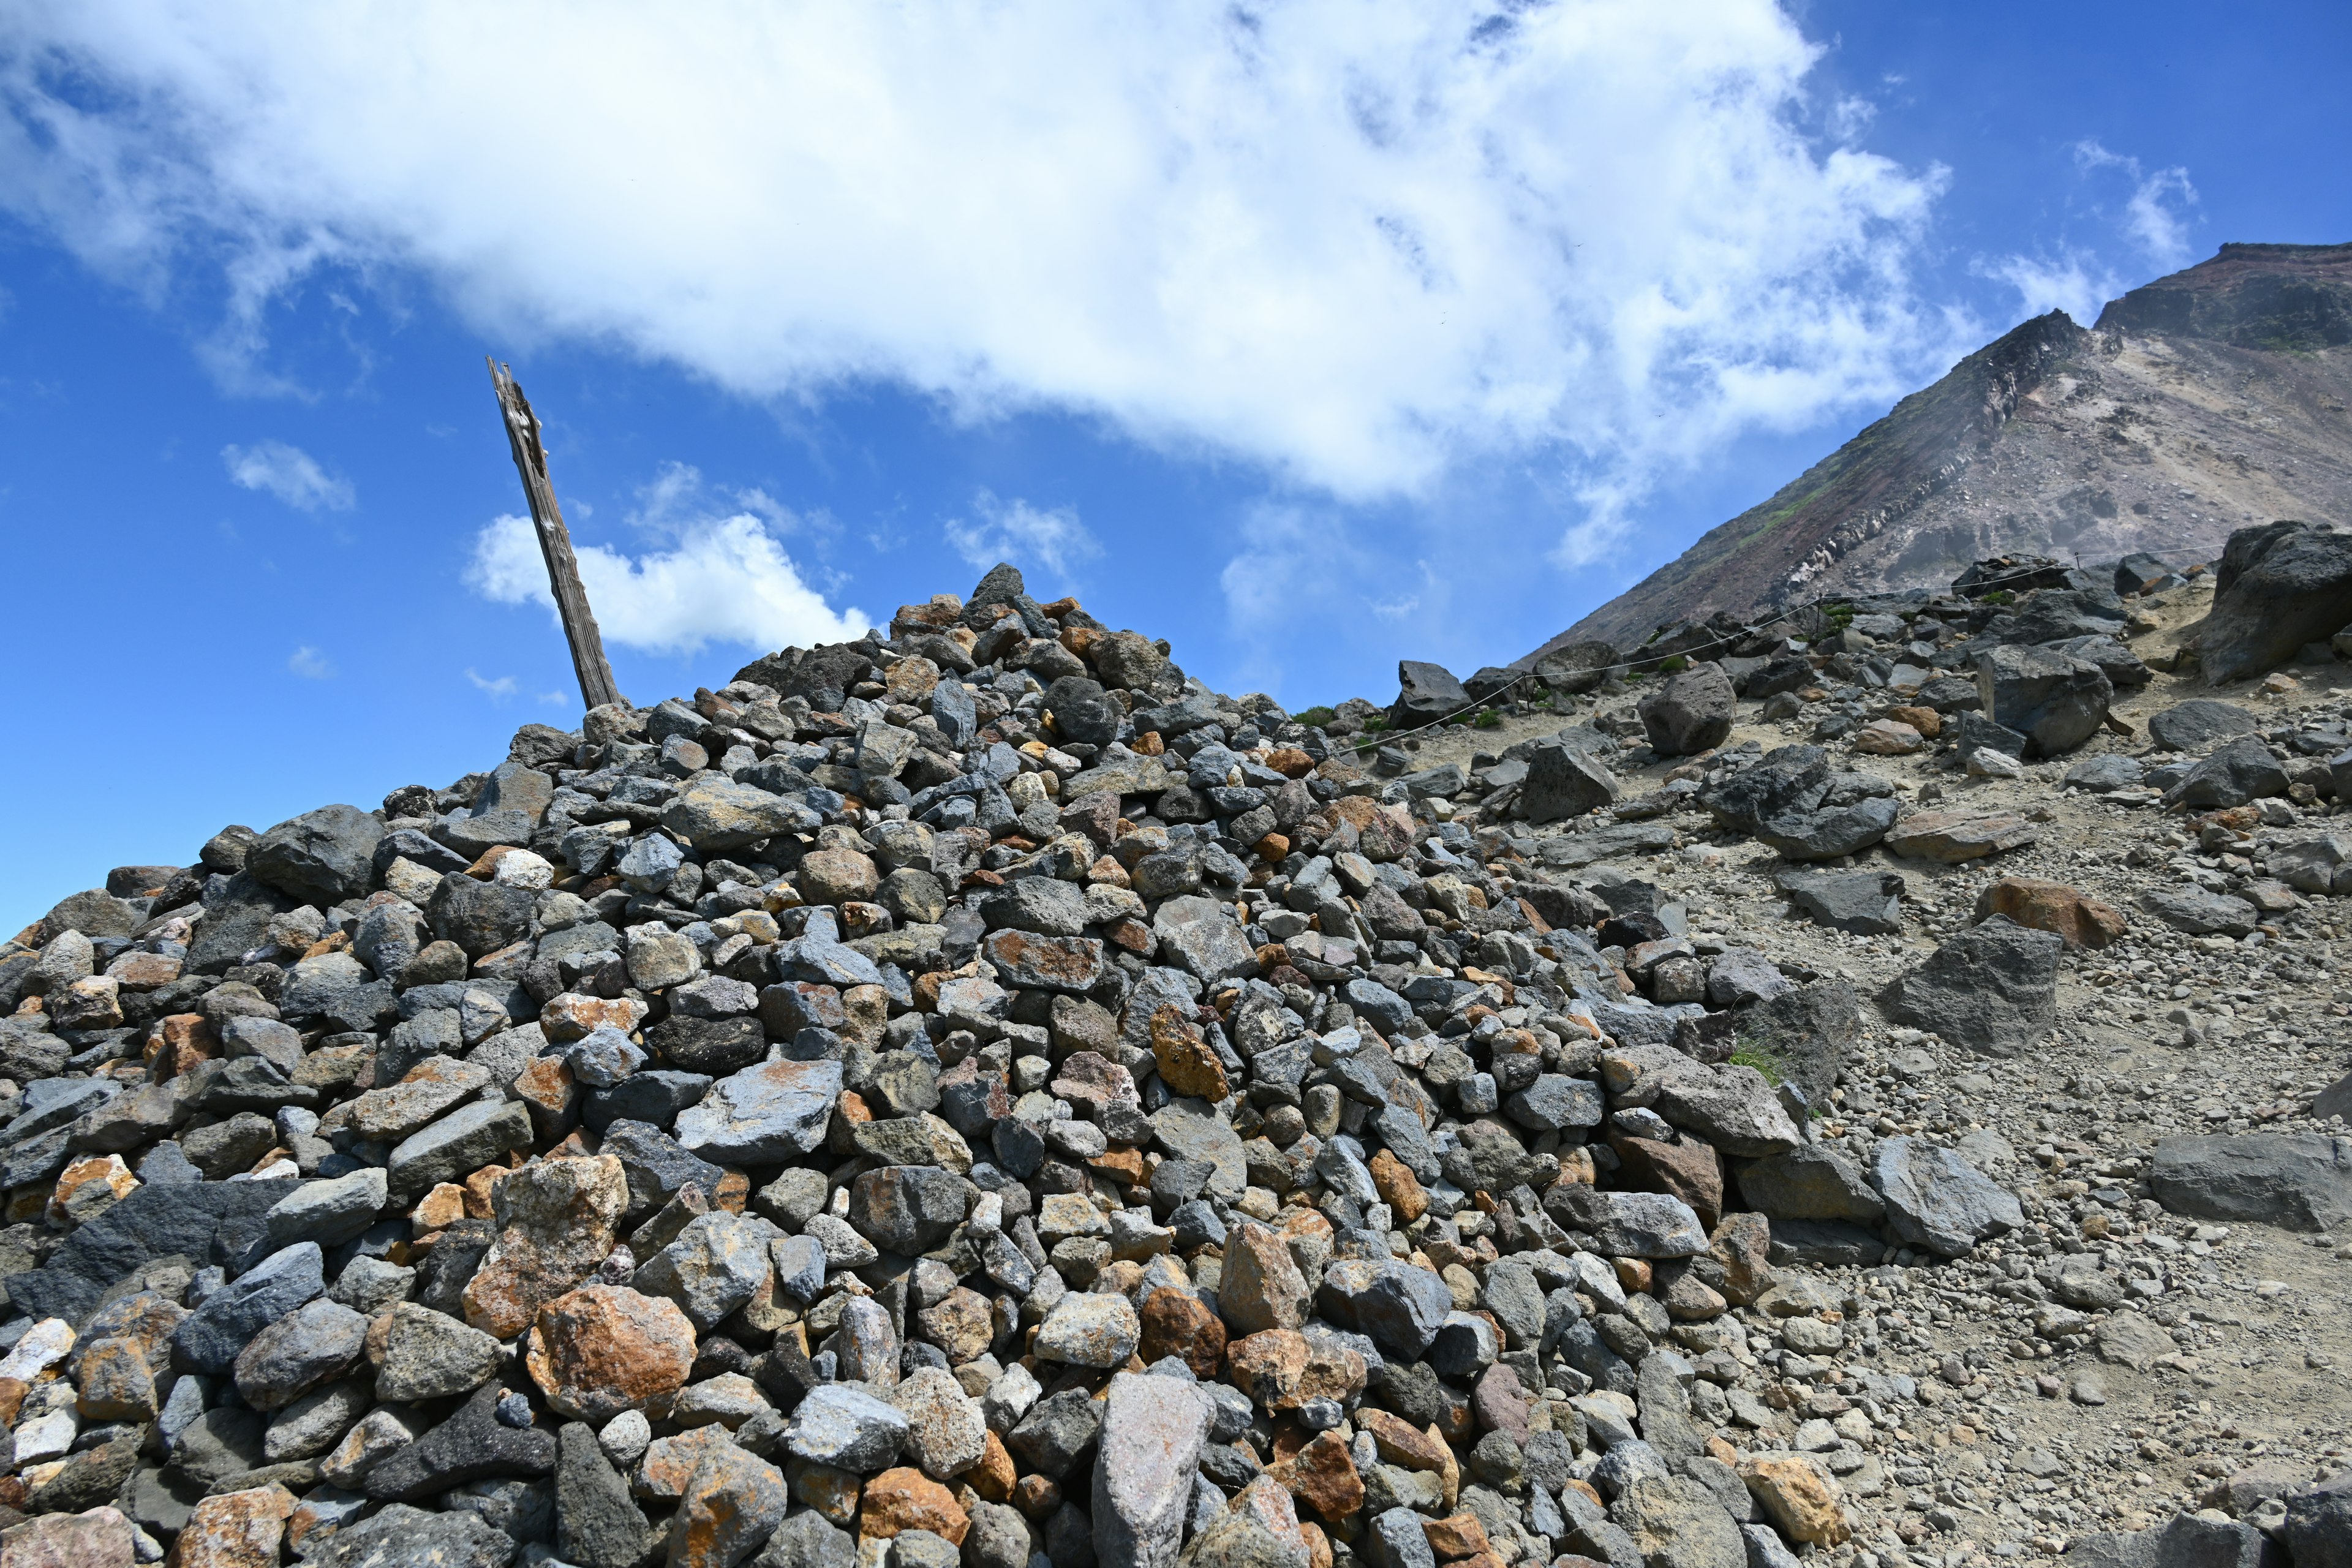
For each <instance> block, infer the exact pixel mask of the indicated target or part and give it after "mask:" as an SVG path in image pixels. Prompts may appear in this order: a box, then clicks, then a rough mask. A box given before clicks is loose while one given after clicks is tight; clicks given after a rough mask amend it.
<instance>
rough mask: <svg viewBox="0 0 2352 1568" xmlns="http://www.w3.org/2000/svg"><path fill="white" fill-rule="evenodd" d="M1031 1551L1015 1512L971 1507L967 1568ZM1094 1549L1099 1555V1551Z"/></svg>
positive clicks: (987, 1566)
mask: <svg viewBox="0 0 2352 1568" xmlns="http://www.w3.org/2000/svg"><path fill="white" fill-rule="evenodd" d="M1217 1501H1218V1502H1219V1503H1220V1504H1221V1505H1222V1504H1223V1501H1224V1498H1223V1496H1222V1495H1220V1496H1219V1497H1218V1499H1217ZM844 1539H846V1537H845V1538H844ZM1035 1549H1036V1548H1035V1545H1034V1542H1033V1541H1032V1539H1031V1537H1030V1532H1029V1521H1027V1520H1025V1519H1024V1518H1022V1517H1021V1511H1020V1510H1018V1509H1014V1508H1008V1507H1006V1506H1005V1505H1004V1504H1003V1503H998V1502H987V1501H980V1502H975V1503H973V1504H972V1505H971V1531H970V1532H969V1533H967V1534H966V1535H965V1536H964V1538H963V1550H964V1558H965V1561H966V1562H968V1563H970V1564H971V1568H1028V1563H1029V1554H1030V1553H1031V1552H1034V1550H1035ZM1096 1550H1097V1554H1099V1552H1100V1550H1101V1549H1100V1548H1099V1547H1097V1549H1096Z"/></svg>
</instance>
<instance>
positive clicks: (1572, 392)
mask: <svg viewBox="0 0 2352 1568" xmlns="http://www.w3.org/2000/svg"><path fill="white" fill-rule="evenodd" d="M546 9H547V7H545V6H541V5H531V4H519V5H509V6H505V7H500V8H498V9H497V10H495V11H491V10H488V9H487V8H483V7H478V6H470V5H436V4H423V5H397V6H395V5H361V6H353V7H342V8H335V9H333V10H332V11H330V9H329V8H325V7H301V6H290V5H275V6H273V5H245V4H236V3H233V0H222V3H219V4H215V5H208V6H205V7H203V8H201V15H199V14H198V13H199V8H196V7H189V6H184V5H171V4H167V3H165V0H78V3H75V4H48V3H46V0H26V3H24V4H20V5H16V6H12V7H9V8H8V10H7V13H6V15H5V16H0V452H5V461H4V462H0V540H5V544H6V548H7V558H8V561H9V563H10V565H11V567H12V568H13V569H12V571H11V573H10V574H9V575H10V584H11V588H12V590H13V591H12V592H11V593H10V594H9V595H8V602H7V605H6V612H5V616H0V645H5V653H6V656H7V660H8V667H9V668H10V670H11V671H12V673H13V676H14V680H15V686H16V690H17V692H18V694H19V697H18V701H17V703H16V713H17V715H18V717H17V719H16V722H15V723H14V724H13V725H12V726H11V728H10V731H9V735H10V740H9V742H8V752H9V756H8V763H9V765H8V766H7V767H6V768H5V770H0V825H5V826H0V919H5V921H8V922H9V929H14V924H15V923H16V922H21V921H26V920H29V919H31V918H33V917H35V916H37V914H38V913H39V912H40V911H41V910H43V909H45V908H46V907H47V904H48V903H50V902H51V901H52V900H55V899H56V898H58V897H59V896H61V895H63V894H64V893H67V892H68V891H71V890H73V889H78V888H81V887H87V886H89V885H91V884H92V883H94V882H96V881H97V880H98V879H100V877H101V876H102V875H103V873H104V871H105V869H106V868H107V867H109V866H110V865H114V864H119V863H130V862H149V861H157V862H171V863H177V862H183V861H185V860H187V859H189V858H192V856H193V855H194V850H195V848H196V847H197V845H198V844H200V843H201V842H202V840H203V839H204V837H205V836H207V835H208V834H209V833H211V832H213V831H214V830H215V829H217V828H218V827H220V826H223V825H224V824H226V823H229V822H244V823H247V824H250V825H252V826H257V827H266V826H268V825H270V824H271V823H273V822H276V821H278V820H280V819H281V818H283V817H285V816H289V815H292V814H293V813H296V812H298V811H300V810H304V809H307V808H309V807H310V806H313V805H320V804H322V803H324V802H327V801H331V800H350V801H353V802H357V803H360V804H362V805H373V803H374V802H375V801H376V800H378V799H379V798H380V797H381V796H382V795H383V794H384V792H385V791H387V790H389V789H391V788H393V787H394V786H395V785H398V784H405V783H411V782H425V783H431V784H444V783H446V782H447V781H448V780H449V779H451V778H453V777H455V776H456V775H457V774H458V773H463V772H465V771H467V770H468V769H471V768H476V767H481V766H486V765H488V764H489V763H494V762H495V761H496V760H497V759H498V758H499V756H500V755H501V754H502V751H503V742H504V739H505V737H506V735H507V734H508V733H509V732H510V731H511V730H512V729H513V728H514V727H515V726H516V725H518V724H520V723H522V722H524V721H530V720H545V721H551V722H557V723H569V722H571V721H573V720H575V719H576V717H577V711H578V703H577V695H576V689H575V688H574V687H573V685H572V679H571V674H570V670H569V668H568V665H567V664H566V662H565V658H564V652H563V644H562V638H561V637H560V636H559V635H558V633H557V632H556V630H555V628H554V626H553V625H552V622H551V617H550V616H549V615H548V614H547V612H546V611H545V610H544V609H543V608H541V606H540V605H538V604H536V603H534V602H532V600H531V595H532V594H533V593H534V592H535V589H534V587H533V582H532V578H531V576H530V569H531V568H533V567H534V566H535V562H534V561H533V559H532V557H531V556H530V553H529V552H528V551H527V550H520V551H519V550H518V548H517V546H518V544H519V543H520V542H521V541H520V537H519V536H518V535H517V533H516V532H515V525H514V524H513V523H512V522H511V521H501V520H502V519H511V518H512V516H513V514H515V513H516V512H518V511H519V510H520V494H519V487H518V485H517V482H516V479H515V475H514V472H513V468H512V467H511V464H510V463H509V459H508V457H507V453H506V448H505V443H504V440H503V437H502V436H501V434H500V432H499V427H498V425H497V421H496V417H495V413H494V408H493V405H492V402H491V397H490V391H489V384H488V377H487V374H486V373H485V371H484V369H483V364H482V356H483V354H484V353H499V354H500V355H501V356H502V357H504V358H507V359H509V360H510V361H511V362H512V363H513V364H514V366H515V369H516V373H517V374H518V375H519V377H520V379H521V381H522V383H523V384H524V386H525V388H526V390H527V391H528V392H529V393H530V395H531V397H532V399H533V401H534V402H535V403H536V404H537V405H538V406H539V407H540V409H541V413H542V415H543V416H544V417H545V418H546V420H547V422H548V426H549V438H550V447H551V454H552V464H553V470H554V477H555V480H556V484H557V487H558V489H559V491H560V492H561V493H562V496H563V498H564V500H565V502H566V506H567V509H568V510H569V512H570V514H571V518H572V527H573V531H574V536H575V539H576V540H577V541H578V542H579V543H580V545H581V546H582V547H583V554H584V558H585V562H586V566H587V570H588V575H589V579H590V588H591V592H592V595H593V596H594V598H595V600H596V604H597V608H598V610H599V613H600V616H602V618H603V619H604V625H605V627H606V630H607V636H608V640H609V641H610V642H611V644H612V647H613V652H614V666H615V669H616V672H617V675H618V677H619V679H620V682H621V685H622V688H623V689H624V690H625V691H626V692H627V693H628V694H629V695H630V696H632V697H633V698H635V699H636V700H640V701H652V700H657V699H658V698H660V697H662V696H665V695H668V694H672V693H677V692H683V691H689V690H691V689H692V688H693V687H695V686H696V685H698V684H707V685H718V684H720V683H722V682H723V681H724V680H725V679H727V678H728V677H729V676H730V675H731V674H732V672H733V671H734V670H735V669H736V668H738V667H740V665H741V664H743V663H745V662H747V661H748V660H749V659H750V658H752V657H754V656H755V655H756V654H758V653H760V652H761V651H765V650H766V649H767V648H769V647H775V646H780V645H781V644H782V643H783V642H786V641H802V642H805V641H808V640H811V639H812V638H816V637H831V636H837V635H840V633H841V631H842V629H843V628H848V629H849V630H852V631H854V630H856V628H859V627H862V626H866V625H868V624H882V623H885V622H887V619H888V617H889V615H890V612H891V610H892V609H893V608H894V607H895V606H896V605H898V604H900V603H902V602H905V601H907V600H909V599H919V598H921V597H924V596H927V595H929V594H932V593H935V592H940V591H954V592H963V591H966V590H968V589H969V587H970V586H971V583H972V581H973V580H974V579H975V578H976V577H977V575H978V573H979V569H980V567H982V566H984V565H985V564H986V563H988V562H989V561H991V560H993V559H995V558H996V557H997V556H998V555H1004V556H1007V557H1009V558H1011V559H1013V561H1015V562H1016V563H1019V564H1020V565H1021V566H1022V567H1023V568H1024V571H1025V572H1027V573H1028V574H1029V578H1030V582H1031V584H1032V586H1033V588H1034V589H1035V590H1037V591H1038V592H1039V594H1040V596H1041V597H1042V596H1050V595H1056V594H1059V593H1062V592H1075V593H1076V594H1077V595H1079V597H1080V598H1081V599H1082V600H1083V601H1084V602H1085V603H1086V604H1087V607H1088V608H1089V609H1090V610H1092V611H1093V612H1094V613H1095V614H1096V615H1097V616H1100V617H1102V618H1103V619H1104V620H1106V621H1108V622H1110V623H1111V624H1113V625H1117V626H1135V627H1137V628H1139V629H1143V630H1147V631H1150V632H1152V633H1153V634H1155V635H1160V636H1165V637H1170V638H1171V639H1172V640H1173V642H1174V644H1175V648H1176V653H1177V657H1178V658H1179V660H1180V661H1181V663H1183V664H1184V665H1185V667H1186V668H1188V669H1190V670H1192V671H1193V672H1194V673H1197V674H1199V675H1201V676H1202V677H1203V678H1204V679H1208V680H1209V681H1210V682H1211V683H1212V684H1213V685H1215V686H1216V687H1218V688H1219V689H1225V690H1234V691H1238V690H1247V689H1265V690H1270V691H1273V692H1274V693H1276V695H1277V696H1279V697H1280V698H1281V699H1282V700H1285V701H1286V702H1288V703H1290V704H1292V705H1293V706H1304V705H1306V704H1307V703H1311V702H1315V701H1332V700H1339V698H1342V697H1345V696H1349V695H1365V696H1370V697H1372V698H1373V699H1375V700H1386V699H1387V698H1388V697H1389V696H1390V695H1391V694H1392V692H1393V690H1394V667H1395V661H1396V660H1397V659H1398V658H1401V657H1402V658H1436V659H1439V660H1442V661H1444V662H1445V663H1447V664H1448V665H1450V666H1452V667H1454V668H1457V669H1460V670H1464V671H1467V670H1468V669H1470V668H1475V667H1476V666H1478V665H1481V664H1486V663H1501V662H1505V661H1507V660H1508V659H1510V658H1515V657H1517V655H1519V654H1521V653H1524V652H1526V651H1527V650H1528V648H1530V647H1534V646H1535V645H1536V644H1538V643H1539V642H1540V641H1542V640H1543V639H1544V638H1545V637H1549V636H1550V635H1551V634H1552V633H1553V632H1556V631H1557V630H1559V628H1560V627H1562V626H1565V625H1567V624H1568V623H1569V622H1570V621H1572V620H1574V619H1575V618H1576V617H1577V616H1580V615H1581V614H1583V613H1584V612H1585V611H1586V610H1588V609H1590V608H1591V607H1592V606H1593V605H1597V604H1599V603H1601V601H1603V600H1605V599H1606V598H1607V597H1609V596H1610V595H1612V594H1613V593H1615V592H1616V591H1617V590H1619V589H1620V588H1622V587H1623V586H1624V585H1626V584H1629V583H1631V582H1632V581H1633V580H1635V579H1637V578H1638V577H1640V576H1641V575H1642V574H1644V573H1645V572H1647V571H1648V570H1650V569H1651V568H1652V567H1654V566H1655V565H1656V564H1658V563H1660V562H1662V561H1664V560H1666V559H1669V558H1671V557H1672V556H1673V555H1675V553H1677V552H1679V551H1680V550H1681V549H1682V548H1683V547H1684V546H1685V544H1686V543H1687V542H1689V540H1690V539H1691V538H1692V537H1694V536H1695V535H1696V533H1698V532H1700V531H1703V530H1704V529H1706V527H1709V526H1711V525H1712V524H1714V523H1715V522H1717V521H1721V520H1722V519H1723V518H1724V517H1726V516H1727V515H1729V514H1731V513H1732V512H1734V511H1737V510H1739V509H1740V508H1742V507H1745V506H1747V505H1748V504H1750V503H1752V502H1753V501H1754V500H1757V499H1758V498H1759V497H1761V496H1762V495H1765V494H1768V493H1769V491H1770V490H1772V489H1774V488H1776V487H1777V486H1778V485H1779V484H1780V483H1781V482H1782V481H1783V480H1785V479H1787V478H1789V477H1790V475H1791V474H1792V473H1794V472H1795V471H1796V470H1797V469H1798V468H1801V467H1802V466H1804V465H1805V464H1806V463H1808V462H1811V460H1813V459H1814V458H1817V457H1819V456H1820V455H1821V454H1822V452H1824V451H1826V450H1827V449H1829V448H1830V447H1832V446H1834V445H1835V444H1836V443H1837V442H1838V441H1840V440H1842V439H1843V438H1844V437H1846V436H1847V435H1849V434H1851V433H1852V431H1853V430H1854V429H1856V428H1858V427H1859V426H1861V425H1863V424H1864V423H1867V422H1868V420H1870V419H1871V418H1874V417H1875V416H1877V415H1878V414H1880V413H1882V412H1884V410H1885V407H1886V405H1888V404H1889V403H1891V402H1892V401H1893V399H1894V398H1895V396H1897V395H1900V394H1901V393H1902V392H1905V391H1907V390H1909V389H1911V388H1912V387H1914V386H1916V385H1918V384H1922V383H1924V382H1925V381H1927V380H1928V379H1931V378H1932V377H1933V376H1934V375H1935V374H1938V373H1940V372H1941V371H1942V370H1943V369H1944V368H1946V367H1947V366H1948V364H1949V363H1951V361H1952V360H1953V359H1954V358H1956V357H1957V356H1958V354H1960V353H1965V352H1967V351H1968V350H1969V349H1971V348H1974V347H1975V346H1977V345H1978V344H1979V343H1980V342H1983V341H1985V340H1986V339H1988V338H1990V337H1991V336H1993V335H1995V334H1997V333H1998V332H2000V331H2003V330H2005V329H2006V328H2008V327H2009V326H2011V325H2012V324H2013V323H2014V322H2015V321H2017V320H2019V319H2021V317H2023V316H2024V315H2027V314H2030V313H2032V312H2034V311H2037V310H2044V309H2048V308H2050V307H2051V306H2053V305H2063V306H2064V307H2066V308H2068V309H2070V310H2076V311H2077V312H2078V313H2088V312H2091V311H2095V308H2096V305H2097V303H2098V302H2099V301H2100V300H2104V299H2105V298H2107V297H2109V296H2110V295H2112V294H2113V293H2116V292H2118V291H2120V290H2121V289H2124V288H2126V287H2129V286H2131V285H2133V284H2135V283H2137V282H2140V281H2143V280H2145V279H2147V278H2150V277H2154V276H2157V275H2159V274H2161V273H2163V272H2166V271H2169V270H2172V269H2174V268H2178V267H2179V266H2181V265H2184V264H2186V263H2188V262H2190V261H2193V260H2195V259H2198V258H2202V257H2204V256H2207V255H2210V253H2211V251H2212V250H2213V248H2214V247H2215V246H2216V245H2217V244H2218V243H2220V242H2221V241H2222V240H2225V239H2265V240H2305V241H2337V240H2344V239H2347V238H2352V211H2347V207H2352V194H2347V185H2346V184H2345V182H2344V181H2343V180H2342V179H2341V178H2340V174H2339V169H2338V165H2339V163H2340V160H2341V156H2342V153H2343V148H2344V136H2343V132H2342V129H2341V119H2340V110H2336V109H2333V108H2332V106H2333V105H2335V104H2336V102H2337V101H2338V98H2339V95H2340V84H2341V81H2342V79H2343V76H2344V70H2345V67H2346V65H2347V57H2348V56H2352V47H2347V45H2352V17H2347V13H2346V11H2345V9H2344V8H2343V7H2341V6H2323V5H2271V6H2259V7H2236V8H2227V9H2220V10H2217V9H2216V8H2214V7H2211V6H2198V7H2195V8H2191V7H2189V6H2188V5H2147V4H2139V5H2130V6H2125V5H2070V6H2046V5H2042V6H2033V7H2030V8H2029V7H2027V6H2023V5H1973V6H1968V7H1935V8H1931V7H1918V6H1904V7H1897V6H1885V5H1855V4H1843V3H1839V4H1800V5H1790V6H1787V7H1782V8H1776V7H1774V6H1773V5H1769V4H1764V3H1760V0H1708V3H1693V4H1689V5H1680V6H1674V7H1661V6H1655V5H1647V4H1639V5H1637V4H1623V5H1615V4H1596V5H1557V6H1546V5H1515V6H1507V7H1505V8H1503V9H1501V10H1495V9H1492V8H1489V7H1486V6H1475V5H1473V6H1452V5H1427V4H1422V3H1418V0H1415V3H1410V4H1408V3H1403V0H1397V3H1391V0H1297V3H1296V4H1290V5H1264V6H1261V7H1258V8H1256V9H1255V10H1252V9H1246V8H1241V7H1223V6H1201V7H1195V8H1190V9H1184V8H1172V7H1171V8H1160V10H1158V11H1156V12H1154V13H1151V14H1150V15H1149V16H1146V15H1145V14H1143V13H1138V12H1133V11H1119V10H1115V9H1104V8H1084V7H1068V6H1059V7H1055V6H1044V5H1030V4H1024V3H1021V0H1012V3H1008V4H1002V5H987V6H982V5H955V6H945V7H938V8H914V7H900V8H885V7H864V8H855V9H844V8H829V9H819V8H814V7H800V6H793V5H749V4H740V5H730V4H724V3H714V4H711V5H705V6H699V7H696V8H694V9H693V10H692V11H679V10H676V9H674V8H665V9H662V10H657V11H653V12H646V11H644V10H642V8H633V7H622V6H617V5H579V6H572V7H567V8H566V11H565V16H566V21H565V23H564V25H563V26H560V27H558V26H551V25H549V24H547V23H546V22H545V21H544V20H543V18H542V16H541V13H542V12H543V11H545V10H546Z"/></svg>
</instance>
